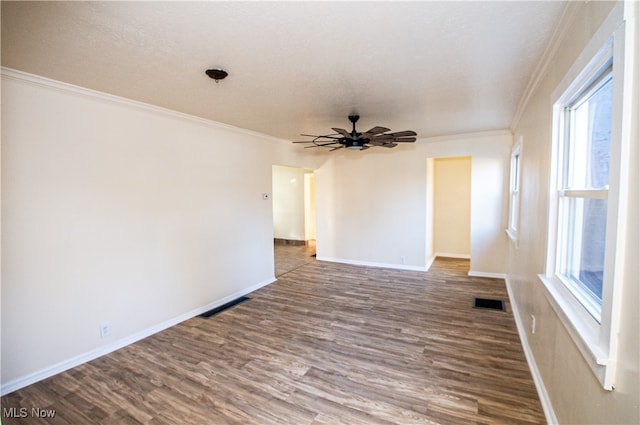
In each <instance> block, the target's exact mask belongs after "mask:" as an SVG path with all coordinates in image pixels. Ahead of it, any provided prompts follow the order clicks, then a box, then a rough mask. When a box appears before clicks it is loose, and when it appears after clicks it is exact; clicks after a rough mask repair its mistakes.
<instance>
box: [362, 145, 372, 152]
mask: <svg viewBox="0 0 640 425" xmlns="http://www.w3.org/2000/svg"><path fill="white" fill-rule="evenodd" d="M370 147H371V146H367V145H364V146H362V148H360V150H361V151H363V150H365V149H369V148H370Z"/></svg>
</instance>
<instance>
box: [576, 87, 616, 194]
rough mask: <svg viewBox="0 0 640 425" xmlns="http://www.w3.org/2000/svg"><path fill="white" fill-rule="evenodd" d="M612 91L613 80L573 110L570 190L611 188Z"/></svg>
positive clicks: (584, 98)
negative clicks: (609, 186)
mask: <svg viewBox="0 0 640 425" xmlns="http://www.w3.org/2000/svg"><path fill="white" fill-rule="evenodd" d="M612 88H613V86H612V79H611V78H610V77H609V78H607V79H605V80H603V81H602V82H601V83H600V85H599V86H597V88H596V89H595V90H592V91H589V92H588V93H587V95H586V96H584V97H583V98H581V99H580V100H579V101H578V102H577V103H576V104H575V105H573V106H572V107H571V114H570V119H571V127H572V128H571V130H572V131H571V134H572V137H571V144H570V147H569V155H568V160H569V164H568V170H569V173H568V176H567V177H568V179H567V185H568V188H570V189H601V188H604V187H606V186H608V185H609V145H610V140H611V95H612Z"/></svg>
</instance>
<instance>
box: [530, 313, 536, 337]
mask: <svg viewBox="0 0 640 425" xmlns="http://www.w3.org/2000/svg"><path fill="white" fill-rule="evenodd" d="M534 333H536V316H534V315H533V314H532V315H531V334H534Z"/></svg>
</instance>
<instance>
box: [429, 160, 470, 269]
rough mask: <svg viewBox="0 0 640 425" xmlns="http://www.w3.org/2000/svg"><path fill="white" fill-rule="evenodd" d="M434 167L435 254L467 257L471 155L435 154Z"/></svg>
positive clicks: (468, 245)
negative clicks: (450, 156)
mask: <svg viewBox="0 0 640 425" xmlns="http://www.w3.org/2000/svg"><path fill="white" fill-rule="evenodd" d="M434 167H435V170H434V179H435V187H434V190H435V194H434V198H435V199H434V203H433V205H434V212H433V237H434V238H433V240H434V249H435V252H436V255H439V256H443V257H458V258H469V256H470V251H471V158H470V157H457V158H438V159H436V160H435V163H434Z"/></svg>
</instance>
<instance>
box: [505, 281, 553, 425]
mask: <svg viewBox="0 0 640 425" xmlns="http://www.w3.org/2000/svg"><path fill="white" fill-rule="evenodd" d="M505 284H506V287H507V294H509V304H511V311H512V312H513V318H514V320H515V321H516V328H517V329H518V335H519V336H520V344H521V345H522V349H523V351H524V356H525V357H526V359H527V364H528V365H529V370H530V371H531V376H532V378H533V382H534V383H535V385H536V390H537V391H538V397H540V404H542V410H543V411H544V417H545V419H546V420H547V423H548V424H553V425H555V424H557V423H558V418H557V417H556V414H555V412H554V410H553V405H552V404H551V399H550V398H549V393H547V389H546V387H545V386H544V381H543V380H542V375H540V370H539V369H538V365H537V364H536V359H535V357H534V356H533V352H532V351H531V347H530V346H529V340H528V339H527V333H526V331H525V329H524V326H523V324H522V320H521V317H520V311H519V310H518V305H517V304H516V303H515V301H514V298H513V291H512V290H511V282H510V281H509V277H508V276H507V277H506V278H505Z"/></svg>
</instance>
